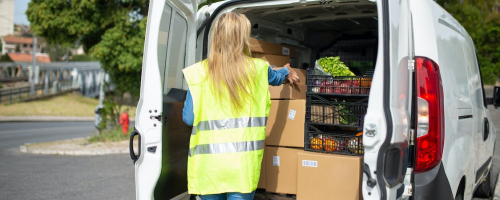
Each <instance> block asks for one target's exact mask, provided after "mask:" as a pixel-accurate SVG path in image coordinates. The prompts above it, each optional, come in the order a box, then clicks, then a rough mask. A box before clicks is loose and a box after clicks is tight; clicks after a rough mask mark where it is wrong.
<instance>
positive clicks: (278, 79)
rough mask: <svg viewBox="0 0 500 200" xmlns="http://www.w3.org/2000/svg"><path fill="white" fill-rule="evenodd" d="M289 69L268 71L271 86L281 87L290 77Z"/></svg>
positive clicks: (270, 69)
mask: <svg viewBox="0 0 500 200" xmlns="http://www.w3.org/2000/svg"><path fill="white" fill-rule="evenodd" d="M288 73H289V71H288V68H286V67H283V68H281V69H279V70H274V69H272V68H271V67H269V68H268V69H267V78H268V80H269V85H272V86H279V85H281V84H282V83H283V82H284V81H285V79H286V78H287V77H288Z"/></svg>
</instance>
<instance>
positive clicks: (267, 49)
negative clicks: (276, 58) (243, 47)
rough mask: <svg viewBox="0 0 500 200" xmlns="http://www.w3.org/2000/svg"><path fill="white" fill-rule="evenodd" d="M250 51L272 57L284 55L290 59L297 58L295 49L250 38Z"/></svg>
mask: <svg viewBox="0 0 500 200" xmlns="http://www.w3.org/2000/svg"><path fill="white" fill-rule="evenodd" d="M250 50H251V51H252V53H264V54H271V55H283V56H288V57H290V58H295V48H293V47H288V46H282V45H279V44H275V43H271V42H266V41H262V40H257V39H254V38H250Z"/></svg>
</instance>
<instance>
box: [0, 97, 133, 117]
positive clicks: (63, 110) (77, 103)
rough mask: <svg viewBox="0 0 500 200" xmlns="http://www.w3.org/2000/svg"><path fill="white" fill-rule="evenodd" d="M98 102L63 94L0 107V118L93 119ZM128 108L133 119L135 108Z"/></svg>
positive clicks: (123, 107)
mask: <svg viewBox="0 0 500 200" xmlns="http://www.w3.org/2000/svg"><path fill="white" fill-rule="evenodd" d="M98 103H99V101H98V100H97V99H92V98H87V97H84V96H82V95H79V94H72V93H69V94H63V95H58V96H55V97H51V98H46V99H39V100H33V101H28V102H19V103H14V104H5V105H0V116H80V117H94V109H95V107H96V106H97V104H98ZM125 108H129V116H130V117H135V107H131V106H122V107H121V109H122V110H124V109H125Z"/></svg>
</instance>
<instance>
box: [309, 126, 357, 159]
mask: <svg viewBox="0 0 500 200" xmlns="http://www.w3.org/2000/svg"><path fill="white" fill-rule="evenodd" d="M307 129H308V131H306V135H305V138H304V139H305V144H304V147H305V150H306V151H313V152H320V153H332V154H343V155H357V156H361V155H363V153H364V147H363V133H362V132H353V131H341V130H330V131H328V132H323V131H321V130H319V129H317V128H315V127H314V126H309V127H308V128H307Z"/></svg>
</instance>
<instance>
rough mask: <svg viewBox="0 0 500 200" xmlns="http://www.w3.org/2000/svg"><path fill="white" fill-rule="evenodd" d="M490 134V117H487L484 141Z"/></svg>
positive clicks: (485, 119)
mask: <svg viewBox="0 0 500 200" xmlns="http://www.w3.org/2000/svg"><path fill="white" fill-rule="evenodd" d="M489 135H490V122H489V121H488V118H486V117H485V118H484V128H483V141H486V140H487V139H488V136H489Z"/></svg>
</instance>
